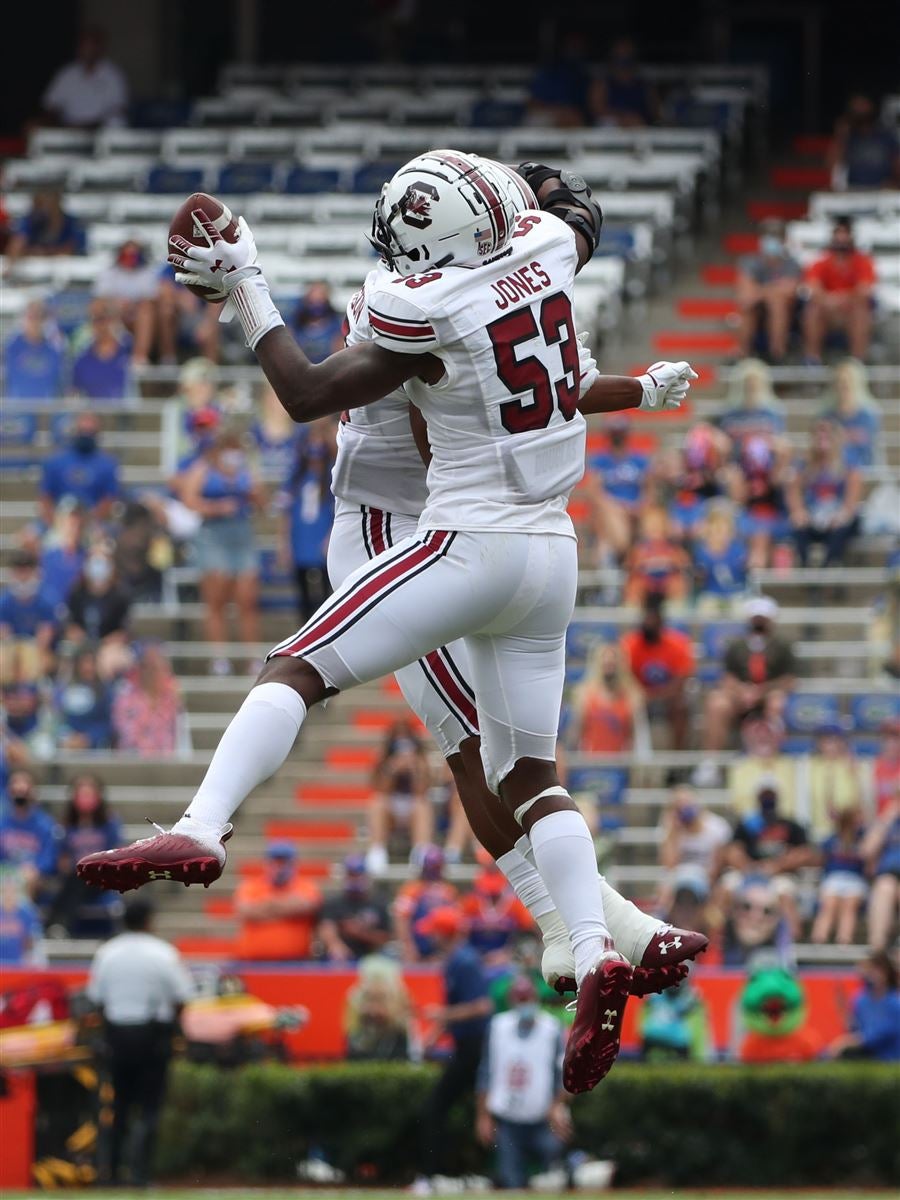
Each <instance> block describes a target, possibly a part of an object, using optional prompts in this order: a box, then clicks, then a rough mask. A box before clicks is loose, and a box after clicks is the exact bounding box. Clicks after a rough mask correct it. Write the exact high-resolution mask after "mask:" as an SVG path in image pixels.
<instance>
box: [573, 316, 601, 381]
mask: <svg viewBox="0 0 900 1200" xmlns="http://www.w3.org/2000/svg"><path fill="white" fill-rule="evenodd" d="M589 337H590V334H589V333H588V332H587V331H586V330H585V331H584V332H583V333H579V334H578V339H577V340H578V374H579V377H580V378H579V385H578V394H579V396H583V395H585V393H586V392H589V391H590V390H591V388H592V387H593V386H594V384H595V383H596V382H597V380H598V379H599V378H600V371H599V369H598V367H597V360H596V359H595V358H594V352H593V350H592V349H591V348H590V346H589V345H588V338H589Z"/></svg>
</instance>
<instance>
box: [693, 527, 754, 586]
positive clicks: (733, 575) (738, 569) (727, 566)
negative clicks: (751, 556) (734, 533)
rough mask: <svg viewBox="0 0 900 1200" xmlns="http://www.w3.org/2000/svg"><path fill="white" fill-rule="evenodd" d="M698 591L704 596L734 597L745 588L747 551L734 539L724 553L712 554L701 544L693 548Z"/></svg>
mask: <svg viewBox="0 0 900 1200" xmlns="http://www.w3.org/2000/svg"><path fill="white" fill-rule="evenodd" d="M693 558H694V566H695V568H696V570H697V576H698V591H700V592H702V593H703V594H704V595H706V596H736V595H739V594H740V593H741V592H742V591H743V590H744V588H745V587H746V586H747V550H746V548H745V547H744V545H743V544H742V543H741V542H739V541H738V540H737V538H735V539H734V541H732V542H731V543H729V545H728V546H726V547H725V549H724V551H721V552H717V553H713V551H712V550H710V549H709V547H708V546H705V545H704V544H703V543H702V542H700V543H698V544H697V545H696V546H695V547H694V551H693Z"/></svg>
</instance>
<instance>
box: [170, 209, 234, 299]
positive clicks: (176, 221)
mask: <svg viewBox="0 0 900 1200" xmlns="http://www.w3.org/2000/svg"><path fill="white" fill-rule="evenodd" d="M198 209H202V210H203V212H205V213H206V215H207V217H209V219H210V220H211V221H212V223H213V225H214V226H215V227H216V229H217V230H218V231H219V233H220V234H221V235H222V237H223V238H224V239H225V241H226V242H236V241H237V240H238V238H239V237H240V231H239V229H238V223H237V218H236V217H235V216H234V214H233V213H232V211H231V209H230V208H229V207H228V205H227V204H223V203H222V201H221V200H217V199H216V198H215V196H210V195H208V194H207V193H206V192H193V193H192V194H191V195H190V196H188V198H187V200H185V201H184V202H183V203H182V204H181V205H180V206H179V208H178V211H177V212H176V213H175V216H174V217H173V218H172V221H171V224H170V225H169V236H170V237H171V236H172V234H173V233H175V234H179V235H180V236H181V237H183V238H186V239H187V240H188V241H189V242H193V243H194V244H195V245H196V246H205V245H206V244H207V242H206V237H205V236H204V234H203V231H202V230H201V228H200V224H199V222H198V221H197V219H196V218H195V216H194V213H195V212H197V210H198ZM187 287H188V290H189V291H191V292H193V293H194V295H195V296H199V297H200V299H201V300H206V301H208V302H209V303H210V304H221V303H222V300H223V296H222V294H221V293H220V292H218V291H214V290H213V289H211V288H205V287H196V286H194V285H193V284H188V285H187Z"/></svg>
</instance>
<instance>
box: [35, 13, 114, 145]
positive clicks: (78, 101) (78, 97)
mask: <svg viewBox="0 0 900 1200" xmlns="http://www.w3.org/2000/svg"><path fill="white" fill-rule="evenodd" d="M105 50H106V36H105V34H104V33H103V31H102V30H100V29H93V28H92V29H85V30H84V32H83V33H82V35H81V37H80V38H79V40H78V51H77V54H76V57H75V61H74V62H71V63H68V64H67V65H66V66H64V67H60V69H59V70H58V71H57V72H56V74H55V75H54V76H53V78H52V79H51V80H50V83H49V85H48V86H47V90H46V91H45V92H44V97H43V101H42V103H43V107H44V109H45V110H46V111H47V112H48V113H49V114H50V116H51V117H52V118H53V119H54V120H55V121H57V122H58V123H59V124H60V125H68V126H71V127H73V128H82V129H99V128H103V127H106V128H109V127H112V126H117V125H124V124H125V115H126V111H127V108H128V84H127V82H126V79H125V75H124V73H123V72H122V70H121V68H119V67H117V66H116V64H115V63H113V62H110V60H109V59H108V58H106V57H105V56H104V52H105Z"/></svg>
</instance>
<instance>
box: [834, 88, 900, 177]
mask: <svg viewBox="0 0 900 1200" xmlns="http://www.w3.org/2000/svg"><path fill="white" fill-rule="evenodd" d="M828 165H829V167H830V168H831V170H832V186H833V187H835V188H845V187H846V188H882V187H900V142H898V139H897V135H896V133H895V132H894V131H893V130H892V129H888V127H887V126H886V125H883V124H882V123H881V122H880V121H879V120H878V115H877V113H876V111H875V104H874V102H873V100H872V98H871V97H870V96H864V95H860V94H857V95H855V96H851V97H850V99H849V101H848V103H847V108H846V109H845V111H844V113H843V115H842V116H841V117H839V118H838V121H837V124H836V125H835V129H834V140H833V142H832V144H831V149H830V150H829V152H828Z"/></svg>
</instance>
